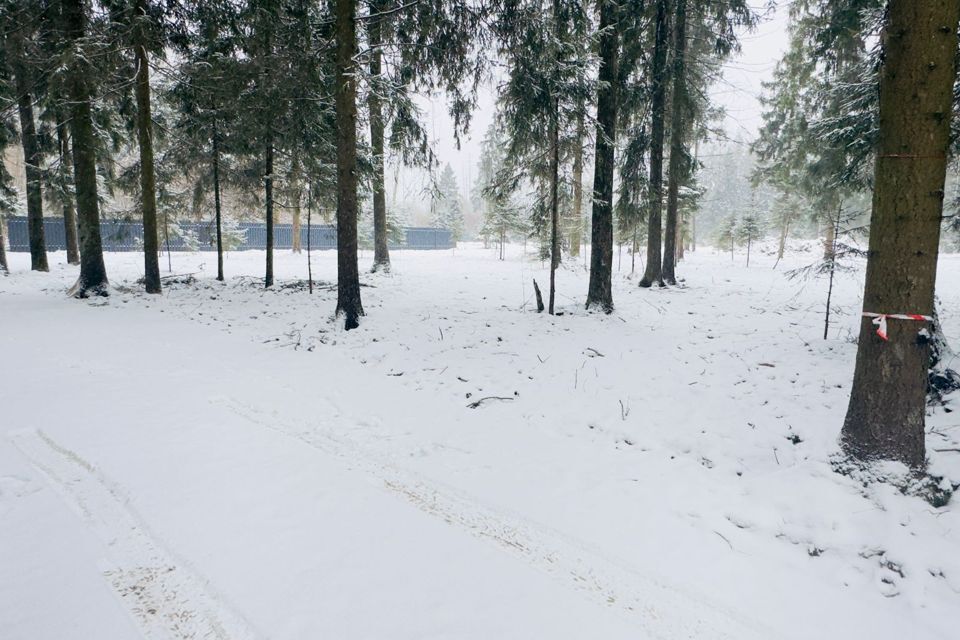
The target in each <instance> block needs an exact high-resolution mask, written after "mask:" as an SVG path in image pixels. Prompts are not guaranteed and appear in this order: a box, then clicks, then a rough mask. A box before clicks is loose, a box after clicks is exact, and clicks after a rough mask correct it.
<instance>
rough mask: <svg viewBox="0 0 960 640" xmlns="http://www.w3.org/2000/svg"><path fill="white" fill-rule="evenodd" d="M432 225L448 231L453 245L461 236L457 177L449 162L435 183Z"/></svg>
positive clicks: (460, 212)
mask: <svg viewBox="0 0 960 640" xmlns="http://www.w3.org/2000/svg"><path fill="white" fill-rule="evenodd" d="M432 224H433V225H434V226H435V227H440V228H442V229H449V230H450V234H451V236H452V238H453V241H454V243H456V242H457V241H458V240H460V237H461V236H462V235H463V209H462V207H461V205H460V188H459V187H458V186H457V176H456V174H454V173H453V167H451V166H450V163H449V162H448V163H447V164H446V165H445V166H444V168H443V172H442V173H441V174H440V180H439V181H438V183H437V189H436V196H435V198H434V206H433V221H432Z"/></svg>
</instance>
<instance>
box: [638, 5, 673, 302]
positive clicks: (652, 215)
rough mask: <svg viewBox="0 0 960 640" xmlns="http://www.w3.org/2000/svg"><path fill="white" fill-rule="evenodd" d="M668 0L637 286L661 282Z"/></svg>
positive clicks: (660, 28)
mask: <svg viewBox="0 0 960 640" xmlns="http://www.w3.org/2000/svg"><path fill="white" fill-rule="evenodd" d="M667 3H668V0H657V18H656V23H655V30H656V34H655V37H654V44H653V70H652V72H653V78H652V80H653V92H652V95H651V104H650V109H651V114H650V192H649V194H650V210H649V211H648V212H647V266H646V269H644V272H643V278H641V279H640V286H641V287H649V286H651V285H653V283H654V282H656V283H658V284H663V277H662V272H661V269H662V264H661V259H662V254H661V252H660V250H661V246H660V244H661V226H662V217H661V216H662V210H663V136H664V133H663V129H664V120H665V117H666V110H667V107H666V104H667V46H668V42H667V41H668V33H667V31H668V29H667V27H668V23H669V17H668V15H667Z"/></svg>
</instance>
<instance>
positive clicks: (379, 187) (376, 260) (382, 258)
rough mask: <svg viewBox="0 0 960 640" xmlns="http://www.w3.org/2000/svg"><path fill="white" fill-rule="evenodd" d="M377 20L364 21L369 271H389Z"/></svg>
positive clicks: (376, 8)
mask: <svg viewBox="0 0 960 640" xmlns="http://www.w3.org/2000/svg"><path fill="white" fill-rule="evenodd" d="M384 7H385V4H384V3H383V2H382V1H380V0H373V1H372V2H371V3H370V12H371V13H374V14H376V13H380V12H381V11H382V10H383V9H384ZM380 20H381V18H376V17H374V18H370V19H369V20H368V21H367V39H368V41H369V46H370V78H371V81H372V86H371V90H370V95H369V96H368V98H367V107H368V109H369V110H370V150H371V151H372V152H373V185H372V186H373V270H374V271H380V270H383V271H389V270H390V250H389V248H388V247H387V195H386V192H385V190H384V182H385V180H384V166H383V163H384V159H385V158H384V153H383V146H384V145H383V135H384V134H383V130H384V122H383V105H382V104H381V100H380V94H379V93H378V92H379V91H380V86H379V85H378V84H377V81H378V80H379V79H380V72H381V57H382V55H383V53H382V51H381V50H380V44H381V39H382V37H381V30H382V29H381V24H380Z"/></svg>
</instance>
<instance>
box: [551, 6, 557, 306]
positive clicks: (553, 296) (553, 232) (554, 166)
mask: <svg viewBox="0 0 960 640" xmlns="http://www.w3.org/2000/svg"><path fill="white" fill-rule="evenodd" d="M554 7H556V2H554ZM554 15H555V16H556V13H554ZM555 19H556V18H555ZM558 24H559V22H558ZM552 120H553V123H552V126H551V127H550V129H551V131H550V154H551V158H550V307H549V313H550V315H553V305H554V300H555V299H556V288H557V265H558V264H560V236H559V234H558V233H557V231H558V229H557V227H558V226H559V224H560V195H559V194H560V184H559V183H560V101H559V100H558V99H557V98H554V100H553V118H552Z"/></svg>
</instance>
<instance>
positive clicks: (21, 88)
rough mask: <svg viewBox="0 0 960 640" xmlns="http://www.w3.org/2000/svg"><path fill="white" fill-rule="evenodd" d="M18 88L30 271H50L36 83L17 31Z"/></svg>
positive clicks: (13, 40) (13, 46)
mask: <svg viewBox="0 0 960 640" xmlns="http://www.w3.org/2000/svg"><path fill="white" fill-rule="evenodd" d="M8 42H9V44H10V53H11V58H12V60H11V62H12V67H13V75H14V81H15V88H16V92H17V110H18V112H19V115H20V143H21V145H22V146H23V164H24V170H25V173H26V177H27V231H28V233H29V238H30V268H31V269H32V270H34V271H49V270H50V266H49V265H48V264H47V245H46V242H45V240H44V237H43V235H44V234H43V183H42V179H41V175H42V173H43V169H42V167H41V164H42V163H43V154H42V153H41V151H40V140H39V138H38V137H37V125H36V121H35V120H34V114H33V99H34V93H33V87H34V80H33V76H32V74H31V73H30V67H29V65H28V64H27V61H26V60H24V56H25V55H26V54H25V52H24V45H23V35H22V34H21V33H20V32H19V31H17V30H16V29H14V31H13V32H12V33H11V34H10V35H9V36H8Z"/></svg>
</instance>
